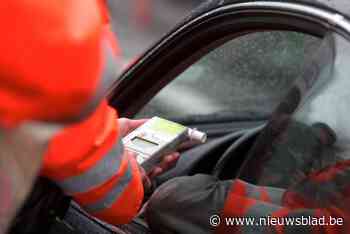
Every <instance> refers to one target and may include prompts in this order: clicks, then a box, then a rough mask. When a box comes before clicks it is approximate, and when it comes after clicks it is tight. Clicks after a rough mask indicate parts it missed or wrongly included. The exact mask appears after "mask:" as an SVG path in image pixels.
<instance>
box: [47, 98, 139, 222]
mask: <svg viewBox="0 0 350 234" xmlns="http://www.w3.org/2000/svg"><path fill="white" fill-rule="evenodd" d="M42 175H43V176H45V177H47V178H49V179H51V180H53V181H54V182H56V183H57V184H58V185H59V186H60V187H61V188H62V189H63V191H64V192H65V193H66V194H67V195H70V196H72V197H73V199H74V200H75V201H76V202H77V203H78V204H80V205H81V206H82V207H83V208H84V209H85V210H86V211H87V212H89V213H90V214H91V215H93V216H95V217H98V218H101V219H102V220H104V221H107V222H109V223H112V224H124V223H128V222H130V221H131V219H132V218H133V217H134V216H135V215H136V214H137V212H138V210H139V208H140V206H141V204H142V200H143V185H142V179H141V175H140V171H139V167H138V164H137V162H136V160H135V159H134V158H133V156H132V155H130V154H128V153H127V152H126V151H124V150H123V144H122V142H121V137H120V136H119V135H118V125H117V115H116V112H115V111H114V110H113V109H112V108H110V107H109V106H108V105H107V103H106V102H103V103H102V104H101V105H100V106H99V108H98V109H97V110H96V111H95V113H94V114H93V115H92V116H90V117H89V119H87V120H85V121H84V122H82V123H80V124H76V125H72V126H70V127H67V128H66V129H64V130H63V131H62V132H61V133H60V134H58V135H57V136H55V137H54V139H53V140H52V141H51V142H50V144H49V147H48V151H47V152H46V155H45V157H44V164H43V168H42Z"/></svg>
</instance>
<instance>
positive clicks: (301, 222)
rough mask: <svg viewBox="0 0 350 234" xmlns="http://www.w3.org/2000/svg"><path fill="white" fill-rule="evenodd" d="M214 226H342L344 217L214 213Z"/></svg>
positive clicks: (210, 220) (212, 222) (211, 221)
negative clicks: (258, 215)
mask: <svg viewBox="0 0 350 234" xmlns="http://www.w3.org/2000/svg"><path fill="white" fill-rule="evenodd" d="M209 223H210V225H211V226H213V227H218V226H219V225H226V226H278V225H280V226H342V225H344V220H343V218H339V217H331V216H327V217H326V216H323V217H312V216H300V217H271V216H267V217H259V218H256V217H225V218H221V217H220V216H219V215H213V216H211V217H210V219H209Z"/></svg>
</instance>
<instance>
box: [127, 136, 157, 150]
mask: <svg viewBox="0 0 350 234" xmlns="http://www.w3.org/2000/svg"><path fill="white" fill-rule="evenodd" d="M131 142H132V143H133V144H135V145H136V146H139V147H141V148H151V147H155V146H158V144H157V143H154V142H152V141H148V140H145V139H143V138H140V137H134V138H133V139H132V140H131Z"/></svg>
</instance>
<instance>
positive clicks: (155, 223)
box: [146, 175, 347, 234]
mask: <svg viewBox="0 0 350 234" xmlns="http://www.w3.org/2000/svg"><path fill="white" fill-rule="evenodd" d="M285 193H286V190H284V189H278V188H273V187H264V186H255V185H252V184H249V183H246V182H244V181H242V180H239V179H236V180H224V181H219V180H217V179H216V178H214V177H212V176H209V175H195V176H189V177H178V178H175V179H172V180H169V181H168V182H166V183H164V184H162V185H161V186H160V187H159V188H158V189H157V190H156V191H155V193H154V194H153V195H152V196H151V198H150V201H149V203H148V206H147V209H146V218H147V222H148V225H149V227H150V229H151V231H152V233H203V234H212V233H215V234H225V233H230V234H236V233H237V234H249V233H259V234H260V233H261V234H270V233H276V234H289V233H305V234H313V233H325V234H340V233H347V232H346V228H347V227H346V226H345V225H331V224H334V221H335V219H337V220H338V222H339V218H340V219H341V220H344V222H345V217H343V216H341V215H339V214H337V213H335V212H333V211H332V210H331V209H325V208H307V207H301V206H300V207H289V206H288V205H287V204H285V203H284V195H285ZM184 211H186V212H184ZM331 218H332V220H331ZM315 222H318V223H316V224H319V225H316V224H315ZM310 223H311V224H310ZM323 224H324V225H323ZM326 224H329V225H326Z"/></svg>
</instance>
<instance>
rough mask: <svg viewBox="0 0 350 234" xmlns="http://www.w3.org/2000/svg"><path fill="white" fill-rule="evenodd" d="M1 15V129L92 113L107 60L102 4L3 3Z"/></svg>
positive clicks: (87, 0)
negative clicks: (24, 123) (93, 101)
mask: <svg viewBox="0 0 350 234" xmlns="http://www.w3.org/2000/svg"><path fill="white" fill-rule="evenodd" d="M1 12H2V13H1V16H0V17H1V20H0V28H1V30H2V34H1V37H0V51H1V56H0V73H1V75H0V77H1V82H0V101H1V105H0V124H1V126H10V127H11V126H15V125H17V124H19V123H21V122H23V121H26V120H39V121H53V122H57V121H60V122H61V121H67V120H75V119H76V118H79V117H80V113H81V112H85V113H88V112H89V113H91V111H92V108H90V107H91V104H89V103H90V102H91V100H93V99H94V98H95V93H96V89H98V88H99V86H100V83H102V78H103V74H102V73H103V60H104V59H103V54H102V53H101V48H100V47H101V44H102V43H103V42H102V38H101V35H102V33H103V30H104V24H103V18H102V15H101V11H100V7H99V5H98V4H97V2H96V0H74V1H71V0H61V1H42V0H13V1H3V2H2V3H1Z"/></svg>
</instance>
